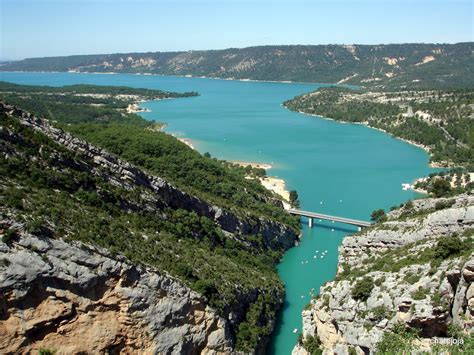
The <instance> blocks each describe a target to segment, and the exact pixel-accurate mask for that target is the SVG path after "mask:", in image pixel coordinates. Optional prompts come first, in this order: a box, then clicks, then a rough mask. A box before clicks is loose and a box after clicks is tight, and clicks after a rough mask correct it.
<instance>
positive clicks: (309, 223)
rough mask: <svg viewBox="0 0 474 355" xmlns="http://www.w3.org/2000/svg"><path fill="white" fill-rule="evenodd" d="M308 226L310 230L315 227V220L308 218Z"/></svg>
mask: <svg viewBox="0 0 474 355" xmlns="http://www.w3.org/2000/svg"><path fill="white" fill-rule="evenodd" d="M308 226H309V228H312V227H313V219H312V218H311V217H308Z"/></svg>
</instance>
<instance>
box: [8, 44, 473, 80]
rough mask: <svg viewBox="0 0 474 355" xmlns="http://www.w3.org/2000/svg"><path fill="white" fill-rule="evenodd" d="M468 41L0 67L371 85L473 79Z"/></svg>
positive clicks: (131, 56) (129, 56) (53, 60)
mask: <svg viewBox="0 0 474 355" xmlns="http://www.w3.org/2000/svg"><path fill="white" fill-rule="evenodd" d="M473 51H474V42H468V43H457V44H388V45H318V46H304V45H291V46H258V47H248V48H242V49H237V48H230V49H224V50H205V51H188V52H155V53H151V52H150V53H122V54H104V55H76V56H68V57H50V58H30V59H24V60H21V61H16V62H10V63H4V64H0V70H2V71H75V72H118V73H150V74H165V75H190V76H206V77H216V78H233V79H253V80H277V81H302V82H319V83H344V84H352V85H363V86H370V87H372V88H381V89H384V88H385V89H386V88H401V87H417V88H421V87H424V88H435V87H436V88H461V87H472V86H473V85H474V57H473Z"/></svg>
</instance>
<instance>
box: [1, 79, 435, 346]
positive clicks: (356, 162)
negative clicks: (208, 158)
mask: <svg viewBox="0 0 474 355" xmlns="http://www.w3.org/2000/svg"><path fill="white" fill-rule="evenodd" d="M0 80H5V81H10V82H14V83H19V84H38V85H54V86H61V85H69V84H78V83H84V84H98V85H127V86H132V87H144V88H153V89H161V90H169V91H179V92H183V91H197V92H199V93H200V96H199V97H193V98H185V99H176V100H162V101H155V102H146V103H143V104H142V107H146V108H148V109H150V110H151V112H147V113H143V114H142V115H143V116H144V117H145V118H147V119H149V120H156V121H161V122H165V123H166V129H165V130H166V131H167V132H169V133H172V134H175V135H177V136H180V137H187V138H190V139H192V141H193V144H194V145H195V146H196V148H197V149H198V150H199V151H200V152H202V153H204V152H210V153H211V154H212V155H213V156H216V157H218V158H222V159H229V160H244V161H252V162H261V163H271V164H272V165H273V168H272V169H270V170H269V171H268V172H267V173H268V175H270V176H278V177H281V178H283V179H284V180H285V181H286V183H287V188H288V189H295V190H297V191H298V194H299V196H300V200H301V207H302V209H306V210H311V211H316V212H321V213H327V214H334V215H339V216H344V217H349V218H356V219H362V220H369V218H370V217H369V216H370V213H371V212H372V211H373V210H374V209H378V208H385V209H386V210H387V209H388V208H390V206H392V205H395V204H399V203H401V202H403V201H406V200H408V199H410V198H415V197H416V195H415V193H413V192H411V191H403V190H402V188H401V184H402V183H408V182H412V181H413V180H415V179H416V178H418V177H421V176H425V175H427V174H429V173H430V172H432V171H433V170H432V169H430V168H429V166H428V160H429V159H428V155H427V154H426V153H425V152H424V151H423V150H421V149H419V148H417V147H414V146H412V145H409V144H407V143H404V142H402V141H400V140H397V139H394V138H392V137H390V136H389V135H387V134H385V133H382V132H379V131H376V130H373V129H370V128H367V127H364V126H361V125H353V124H343V123H337V122H334V121H330V120H324V119H320V118H315V117H310V116H305V115H302V114H299V113H294V112H290V111H288V110H286V109H285V108H284V107H282V106H281V103H282V102H283V101H285V100H287V99H290V98H292V97H294V96H295V95H299V94H303V93H305V92H308V91H312V90H314V89H316V88H317V87H318V85H317V84H296V83H292V84H286V83H269V82H241V81H228V80H213V79H201V78H182V77H172V76H144V75H127V74H116V75H100V74H75V73H0ZM302 223H303V225H302V232H303V236H302V240H301V243H300V245H299V246H297V247H294V248H292V249H291V250H289V251H288V252H287V253H286V254H285V256H284V258H283V260H282V261H281V263H280V264H279V265H278V272H279V274H280V276H281V278H282V280H283V281H284V283H285V287H286V300H285V304H284V309H283V312H282V313H281V315H280V317H279V320H278V323H277V325H276V329H275V333H274V336H273V338H272V340H271V343H270V345H269V349H268V352H269V353H270V354H282V355H283V354H284V355H287V354H290V353H291V349H292V348H293V346H294V345H295V343H296V340H297V337H298V333H299V332H300V331H301V326H302V324H301V311H302V310H303V308H304V306H305V305H306V304H307V303H309V301H310V298H311V296H310V293H311V290H312V289H314V290H315V291H314V293H315V294H316V293H317V292H318V291H319V287H320V286H321V285H322V284H324V283H325V282H326V281H329V280H331V279H332V278H334V276H335V273H336V266H337V248H338V246H339V245H340V244H341V241H342V239H343V238H344V236H345V235H347V234H349V233H351V232H353V231H355V230H356V229H355V228H354V227H350V226H346V225H340V224H337V223H336V224H333V223H324V222H323V223H316V225H315V226H314V227H313V228H311V229H310V228H308V227H307V225H306V224H305V223H306V221H304V220H303V221H302ZM317 250H318V251H319V254H320V253H321V252H322V251H325V250H327V255H326V256H325V257H324V258H320V257H319V256H318V257H317V258H315V255H319V254H318V253H316V251H317ZM294 329H297V332H296V333H294Z"/></svg>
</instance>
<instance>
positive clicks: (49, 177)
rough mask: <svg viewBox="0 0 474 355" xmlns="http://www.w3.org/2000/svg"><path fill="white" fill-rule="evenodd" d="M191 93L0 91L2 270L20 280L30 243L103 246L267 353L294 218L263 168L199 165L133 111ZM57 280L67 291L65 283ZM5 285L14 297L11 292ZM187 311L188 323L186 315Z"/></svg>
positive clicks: (200, 159)
mask: <svg viewBox="0 0 474 355" xmlns="http://www.w3.org/2000/svg"><path fill="white" fill-rule="evenodd" d="M187 95H191V94H186V95H181V94H175V93H163V92H159V91H150V90H146V91H142V90H136V89H127V88H104V87H96V86H73V87H66V88H48V87H34V86H16V85H12V84H8V83H0V101H1V102H2V104H1V116H0V118H1V127H0V128H1V129H0V138H1V140H0V153H1V155H0V159H1V164H0V166H1V170H2V171H1V177H0V189H1V200H2V203H1V204H0V223H1V225H0V234H2V236H3V243H0V246H1V249H0V251H1V253H2V256H3V259H1V260H6V261H4V262H3V263H2V264H1V265H3V266H6V267H8V270H12V272H13V271H14V272H20V271H21V270H22V268H23V266H22V265H23V264H22V262H21V260H20V259H21V257H20V259H16V256H15V255H16V254H15V253H20V254H21V250H23V249H24V246H23V244H22V243H25V240H31V238H33V239H34V238H39V240H44V241H46V242H47V241H48V239H54V240H58V241H61V242H66V243H70V244H71V248H72V247H73V246H77V244H74V243H76V242H81V243H84V245H86V246H90V247H91V248H92V247H102V248H105V250H107V251H108V253H111V254H110V255H108V257H112V258H113V256H117V258H118V260H122V261H123V260H125V261H126V263H129V264H131V265H135V267H137V266H140V267H144V268H147V267H153V268H154V270H158V271H159V272H160V273H162V274H170V275H172V276H173V277H175V278H177V280H179V282H181V283H182V284H183V285H186V287H190V288H192V289H193V290H195V291H197V292H198V293H199V295H200V297H203V299H204V300H205V302H206V304H207V305H208V306H210V307H212V309H214V310H216V312H217V314H218V315H219V316H220V317H223V319H224V320H225V329H224V330H225V331H224V330H222V331H223V333H222V334H224V333H225V334H226V335H225V336H226V339H225V342H224V343H226V344H231V346H232V347H235V348H236V349H240V350H244V351H252V350H254V349H256V348H258V347H261V346H262V345H263V344H264V341H265V338H266V337H267V336H268V335H269V334H270V332H271V330H272V328H273V322H274V320H275V316H276V312H277V310H278V309H279V307H280V305H281V302H282V300H283V292H284V291H283V286H282V284H281V282H280V280H279V279H278V275H277V273H276V270H275V268H274V265H275V264H276V262H277V261H278V259H279V258H280V257H281V256H282V254H283V252H284V250H285V249H287V248H289V247H290V246H292V245H294V243H295V241H296V240H297V235H298V228H299V227H298V221H297V219H296V218H293V217H291V216H290V215H288V214H287V213H286V212H285V211H284V210H283V208H282V204H281V200H280V199H279V198H278V197H277V196H275V195H274V194H272V193H270V192H269V191H268V190H266V189H264V188H263V187H262V186H261V185H260V183H259V182H258V180H257V176H260V175H262V174H263V173H264V172H262V171H261V170H259V169H244V168H240V167H236V166H233V165H232V164H229V163H226V162H223V161H218V160H217V159H214V158H211V157H207V156H202V155H200V154H199V153H198V152H196V151H193V150H191V149H190V148H188V147H187V146H186V145H185V144H183V143H181V142H179V141H178V140H177V139H175V138H174V137H172V136H170V135H167V134H165V133H162V132H159V126H157V124H155V123H152V122H147V121H145V120H144V119H142V118H141V117H140V116H137V115H135V114H133V113H129V112H127V110H126V108H127V107H128V105H129V104H131V103H134V102H136V101H137V100H140V99H144V98H147V99H150V98H156V99H160V98H164V97H180V96H187ZM12 105H15V106H16V107H15V106H12ZM17 107H22V108H25V109H26V110H27V111H30V112H32V113H34V115H31V114H30V113H28V112H27V111H24V110H23V109H19V108H17ZM41 117H44V118H47V119H49V121H47V120H44V119H42V118H41ZM63 130H64V131H63ZM66 131H68V132H70V133H67V132H66ZM71 133H72V135H71ZM78 137H82V138H85V139H87V140H82V139H80V138H78ZM48 245H50V248H52V249H51V251H49V252H45V251H42V250H43V249H41V248H40V249H31V250H30V252H32V253H33V254H32V255H31V256H30V259H31V258H34V256H35V255H36V254H38V253H40V254H41V255H40V256H41V257H42V258H43V259H40V258H39V260H43V261H45V263H46V264H48V260H49V259H48V258H50V257H52V255H57V253H59V251H58V250H56V249H55V248H56V247H55V246H56V245H59V244H57V243H56V244H55V243H52V242H51V243H49V244H48ZM35 248H37V247H35ZM61 248H63V249H64V248H65V247H64V246H62V247H61ZM84 248H86V249H87V248H89V247H84ZM84 248H83V249H84ZM86 249H84V250H86ZM87 250H89V249H87ZM90 250H93V249H90ZM43 253H44V254H43ZM55 253H56V254H55ZM93 253H96V252H93ZM66 254H67V253H66ZM94 255H95V254H94ZM101 255H102V254H101ZM64 257H66V256H65V254H64V251H62V252H61V258H64ZM95 257H97V256H91V258H95ZM123 257H125V259H123ZM66 258H67V257H66ZM46 264H45V265H46ZM60 265H62V264H59V266H57V267H59V268H60ZM3 266H2V267H3ZM29 267H32V268H33V269H34V267H36V265H34V264H32V265H30V266H29ZM38 267H39V266H38ZM81 267H83V266H81ZM84 267H86V268H87V267H89V268H92V265H86V266H84ZM19 270H20V271H19ZM5 272H6V271H5ZM38 272H39V270H38ZM90 272H92V271H90ZM86 274H87V273H86ZM20 275H21V272H20ZM58 275H59V276H58ZM58 275H56V276H55V277H59V278H61V277H64V273H61V272H59V274H58ZM11 277H19V278H20V276H11ZM74 277H75V276H74ZM132 279H133V278H132ZM22 280H23V281H25V280H26V281H25V282H28V280H29V279H28V278H26V279H22ZM45 280H46V279H45ZM47 280H49V279H47ZM74 280H75V279H74ZM23 281H22V282H23ZM45 282H49V281H45ZM51 282H53V281H51ZM54 282H55V284H54V287H55V288H59V289H61V288H62V287H63V286H61V285H62V284H61V283H58V282H64V280H61V281H54ZM74 282H80V281H79V280H76V281H74ZM127 282H132V281H127ZM27 286H28V287H33V286H32V285H27ZM0 287H2V294H10V292H13V293H12V294H15V295H16V294H17V293H15V292H16V291H14V290H13V289H12V287H13V288H14V287H15V286H14V284H10V283H8V282H6V283H5V284H0ZM3 287H5V288H3ZM25 287H26V286H25ZM64 287H65V286H64ZM104 287H106V286H104ZM176 287H178V286H176ZM61 292H62V291H61ZM71 292H73V293H74V292H76V293H77V292H79V291H78V290H77V289H73V290H72V291H71ZM81 292H82V291H81ZM156 292H158V293H157V294H158V295H159V294H160V293H159V292H161V291H159V290H158V291H156ZM77 295H78V296H79V294H77ZM12 297H13V296H12ZM45 297H46V298H47V295H46V296H45ZM80 297H84V296H83V295H82V294H81V295H80ZM127 297H128V296H127ZM91 301H92V300H91ZM18 302H23V301H18ZM28 302H29V301H28ZM9 307H11V310H10V311H11V312H13V313H15V312H17V310H18V309H17V307H16V306H15V304H13V303H12V304H9ZM159 307H160V306H159V305H158V308H159ZM10 311H8V312H10ZM158 311H159V309H158ZM8 312H7V314H6V315H4V316H5V317H7V316H12V317H13V313H8ZM180 312H185V313H184V315H181V316H179V317H187V316H188V315H187V313H186V312H189V310H186V309H184V310H182V311H180ZM101 314H103V313H101ZM179 317H178V318H176V319H181V318H179ZM181 321H182V320H176V322H177V323H176V324H178V323H179V322H181ZM68 322H71V324H76V325H77V323H74V318H71V319H70V320H69V318H68ZM167 322H170V323H169V324H168V323H165V324H164V325H163V327H164V331H171V330H170V329H173V327H175V326H176V324H175V321H174V320H173V319H169V320H168V321H167ZM216 322H217V320H216ZM185 323H186V322H185ZM226 329H229V331H230V333H229V334H227V332H228V331H227V330H226ZM44 331H45V332H49V333H48V334H50V335H51V334H53V335H54V334H55V333H54V329H49V328H48V329H44ZM84 331H85V330H84ZM146 331H147V330H146V329H145V330H144V332H142V333H143V334H147V333H146ZM211 331H212V329H210V330H209V332H211ZM51 332H52V333H51ZM132 335H133V334H130V336H132ZM51 336H52V335H51ZM54 336H59V335H58V334H56V335H54ZM32 339H33V338H32ZM176 339H181V337H176ZM193 339H194V338H193ZM135 340H136V339H135ZM165 340H166V339H164V340H163V339H162V340H159V341H158V340H156V339H154V340H153V341H158V343H159V342H160V341H165ZM221 340H222V339H221ZM180 341H182V342H183V344H181V346H184V347H186V346H187V345H186V340H185V339H184V338H183V339H181V340H180ZM193 341H197V340H196V339H195V340H193ZM222 341H223V340H222ZM160 344H161V343H160ZM26 345H28V344H26ZM26 345H25V344H23V345H19V346H26ZM109 345H110V344H109ZM161 345H163V344H161ZM165 345H166V342H165V343H164V345H163V346H165ZM1 346H3V345H2V344H0V347H1ZM166 346H168V345H166ZM169 346H171V345H169ZM196 346H197V345H196ZM199 346H201V345H199ZM208 346H211V345H209V344H208ZM21 349H23V350H25V349H26V348H18V349H17V350H18V351H20V350H21Z"/></svg>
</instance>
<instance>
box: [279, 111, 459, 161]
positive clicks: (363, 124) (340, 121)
mask: <svg viewBox="0 0 474 355" xmlns="http://www.w3.org/2000/svg"><path fill="white" fill-rule="evenodd" d="M282 106H283V107H284V108H286V109H287V110H289V111H292V110H290V109H289V108H288V107H287V106H285V105H283V104H282ZM293 112H297V113H300V114H302V115H305V116H312V117H316V118H321V119H323V120H328V121H334V122H337V123H343V124H354V125H360V126H365V127H367V128H371V129H375V130H376V131H379V132H383V133H385V134H387V135H389V136H390V137H392V138H394V139H398V140H401V141H402V142H405V143H408V144H410V145H413V146H415V147H417V148H420V149H423V150H424V151H425V152H426V153H428V156H429V157H430V160H431V157H432V154H431V150H430V148H429V147H427V146H425V145H423V144H420V143H417V142H415V141H411V140H409V139H406V138H402V137H397V136H395V135H393V134H392V133H390V132H387V131H386V130H384V129H382V128H378V127H373V126H371V125H369V124H368V123H367V122H350V121H342V120H336V119H334V118H331V117H324V116H320V115H317V114H314V113H306V112H303V111H293ZM428 166H429V167H430V168H453V167H455V166H454V165H452V164H449V163H448V164H442V163H439V162H431V161H430V162H429V163H428Z"/></svg>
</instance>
